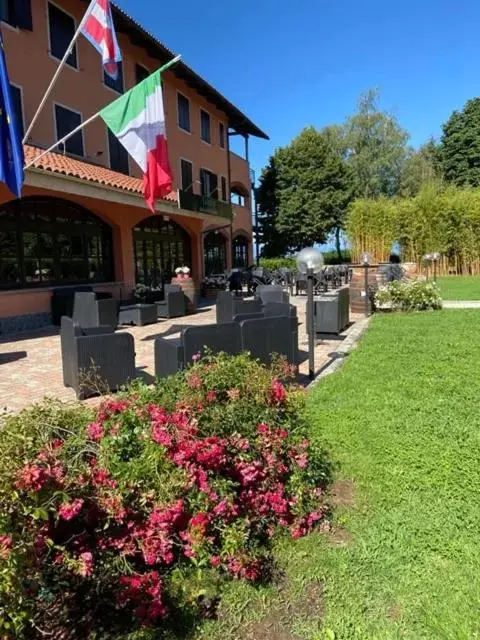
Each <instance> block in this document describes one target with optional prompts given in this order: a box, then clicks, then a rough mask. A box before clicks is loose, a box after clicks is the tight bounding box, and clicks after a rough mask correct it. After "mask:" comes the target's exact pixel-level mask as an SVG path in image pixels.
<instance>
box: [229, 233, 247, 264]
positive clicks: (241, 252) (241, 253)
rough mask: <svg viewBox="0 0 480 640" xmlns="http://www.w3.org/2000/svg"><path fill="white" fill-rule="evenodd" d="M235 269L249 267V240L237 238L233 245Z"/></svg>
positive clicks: (242, 237) (241, 237)
mask: <svg viewBox="0 0 480 640" xmlns="http://www.w3.org/2000/svg"><path fill="white" fill-rule="evenodd" d="M232 266H233V268H245V267H248V238H246V237H245V236H237V237H236V238H235V239H234V241H233V245H232Z"/></svg>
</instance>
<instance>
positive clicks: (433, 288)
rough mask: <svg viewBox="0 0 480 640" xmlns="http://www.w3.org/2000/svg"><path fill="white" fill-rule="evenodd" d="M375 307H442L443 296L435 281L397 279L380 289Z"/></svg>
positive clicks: (419, 309)
mask: <svg viewBox="0 0 480 640" xmlns="http://www.w3.org/2000/svg"><path fill="white" fill-rule="evenodd" d="M375 308H376V310H378V311H383V310H385V311H428V310H432V309H441V308H442V298H441V296H440V291H439V289H438V287H437V285H436V284H435V283H434V282H431V281H427V280H405V281H403V280H397V281H394V282H390V283H388V284H387V285H384V286H382V287H380V288H379V289H378V291H377V292H376V293H375Z"/></svg>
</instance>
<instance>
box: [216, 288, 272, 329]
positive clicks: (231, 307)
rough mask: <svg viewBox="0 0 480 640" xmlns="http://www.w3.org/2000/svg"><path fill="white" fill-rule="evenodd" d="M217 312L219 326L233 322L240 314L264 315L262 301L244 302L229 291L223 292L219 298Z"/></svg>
mask: <svg viewBox="0 0 480 640" xmlns="http://www.w3.org/2000/svg"><path fill="white" fill-rule="evenodd" d="M216 312H217V323H218V324H224V323H226V322H233V319H234V317H235V316H238V315H240V314H242V315H243V314H245V313H248V314H250V313H262V301H261V300H259V299H257V300H244V299H243V298H237V297H236V296H234V295H233V294H232V293H229V292H227V291H221V292H219V294H218V296H217V305H216Z"/></svg>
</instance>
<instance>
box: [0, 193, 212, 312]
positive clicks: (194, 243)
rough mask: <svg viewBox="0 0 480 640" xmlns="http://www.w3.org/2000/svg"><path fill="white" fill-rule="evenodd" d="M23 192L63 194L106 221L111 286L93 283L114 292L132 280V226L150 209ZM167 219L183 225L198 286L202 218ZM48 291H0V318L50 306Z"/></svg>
mask: <svg viewBox="0 0 480 640" xmlns="http://www.w3.org/2000/svg"><path fill="white" fill-rule="evenodd" d="M24 195H25V196H34V195H38V196H56V197H61V196H62V195H64V197H66V198H67V199H68V200H70V201H72V202H77V203H78V204H81V205H82V206H84V207H85V208H87V209H89V210H90V211H91V212H92V213H94V214H95V215H97V216H98V217H99V218H101V219H102V220H104V221H105V222H107V223H108V224H109V225H110V226H111V227H112V235H113V249H114V264H115V283H116V284H112V285H111V286H108V285H97V286H96V287H95V288H96V290H98V291H105V290H110V291H112V292H113V294H114V295H115V296H120V295H121V293H126V292H128V291H129V290H131V288H132V287H133V286H134V284H135V263H134V254H133V235H132V234H133V228H134V227H135V226H136V225H137V224H138V223H139V222H141V221H142V220H144V219H145V218H148V217H149V216H150V212H149V211H148V210H147V209H145V208H143V207H134V206H129V205H122V204H118V203H113V202H107V201H105V200H100V199H96V198H89V197H83V196H78V195H73V194H61V193H59V192H58V191H50V190H46V189H39V188H35V187H29V186H26V187H25V189H24ZM11 199H12V197H11V196H10V195H9V193H8V191H7V189H6V187H5V186H4V185H0V203H4V202H7V201H9V200H11ZM168 215H169V217H170V219H171V220H173V221H175V222H176V223H178V224H179V225H180V226H181V227H183V228H184V229H185V230H186V231H187V232H188V234H189V236H190V242H191V250H192V265H191V268H192V276H193V278H194V280H195V282H196V285H197V287H199V286H200V281H201V278H202V277H203V246H202V229H203V225H204V222H203V220H201V219H199V218H192V217H187V216H183V215H172V214H171V213H169V214H168ZM50 297H51V292H50V290H49V289H47V290H35V289H29V290H27V291H22V290H18V291H0V318H2V317H8V316H15V315H23V314H26V313H42V312H45V311H49V310H50Z"/></svg>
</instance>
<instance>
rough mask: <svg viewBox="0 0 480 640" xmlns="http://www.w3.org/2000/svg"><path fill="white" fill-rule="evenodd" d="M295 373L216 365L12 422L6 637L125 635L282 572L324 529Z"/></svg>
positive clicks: (2, 510) (1, 506) (0, 475)
mask: <svg viewBox="0 0 480 640" xmlns="http://www.w3.org/2000/svg"><path fill="white" fill-rule="evenodd" d="M291 373H292V372H291V370H290V368H289V367H288V365H286V364H285V363H283V362H279V363H277V364H276V365H275V366H274V367H273V368H272V370H267V369H265V368H263V367H262V366H260V365H259V364H257V363H255V362H253V361H252V360H251V359H249V358H248V357H247V356H246V355H242V356H238V357H235V358H231V357H227V356H217V357H215V358H207V359H205V360H202V361H199V362H196V363H195V364H194V365H193V366H192V367H191V368H190V369H189V370H188V371H187V372H185V373H181V374H178V375H177V376H175V377H172V378H169V379H167V380H165V381H161V382H160V383H159V384H158V385H157V386H156V387H153V388H147V387H145V386H142V385H141V384H137V385H136V386H134V387H132V388H131V389H129V390H128V391H127V392H125V393H124V394H121V395H119V396H117V397H116V398H115V399H114V400H107V401H105V402H104V403H103V404H102V405H101V406H100V408H99V409H98V410H96V411H95V412H94V413H93V412H91V411H90V410H88V409H86V408H84V407H75V408H68V407H65V406H63V405H60V404H50V405H49V404H45V405H41V406H39V407H37V408H34V409H32V410H29V411H26V412H23V413H22V414H20V415H19V416H18V417H16V418H12V419H10V420H9V421H8V422H7V425H6V427H5V428H4V429H3V430H2V431H1V432H0V455H1V458H0V459H1V462H0V573H1V575H2V581H1V582H0V635H1V634H2V633H3V634H7V637H8V634H9V633H11V635H12V637H13V636H15V634H17V636H18V635H22V634H23V636H24V637H29V636H31V637H38V633H40V631H41V632H42V633H51V634H52V636H53V637H75V638H76V637H79V638H88V637H102V638H103V637H105V638H106V637H112V638H113V637H114V638H121V637H125V638H126V637H127V634H128V633H130V632H134V631H135V629H141V628H142V627H153V628H154V629H156V628H165V627H166V626H168V625H169V624H172V623H173V622H174V621H177V623H178V621H179V620H180V621H186V620H191V619H192V617H193V618H194V617H195V616H201V615H206V614H211V613H212V611H213V610H214V608H215V604H216V601H217V599H218V597H219V595H220V594H221V588H222V584H223V583H224V582H225V581H226V580H229V579H242V580H248V581H251V582H256V581H260V580H264V579H266V578H267V577H268V571H269V565H270V562H271V558H270V548H271V543H272V539H273V538H274V537H275V536H277V535H279V534H280V533H281V532H282V531H284V532H285V533H287V534H288V535H291V536H293V538H298V537H301V536H304V535H306V534H308V533H309V532H310V531H311V530H312V529H313V528H314V527H315V526H326V515H327V507H326V502H325V498H324V490H325V485H326V482H327V480H328V477H329V465H328V462H327V461H326V459H325V457H324V455H323V453H322V452H320V451H318V450H316V449H315V448H313V447H312V445H311V444H310V442H309V441H308V439H307V429H306V425H305V423H304V422H303V419H302V417H301V415H302V412H301V410H302V407H303V399H304V392H303V391H302V390H301V389H298V388H296V387H294V386H289V385H288V383H287V382H286V379H287V378H288V377H289V376H290V375H291ZM39 630H40V631H39ZM94 632H95V634H97V635H95V636H93V635H92V634H93V633H94ZM61 634H67V635H61ZM68 634H70V635H68ZM72 634H73V635H72ZM102 634H103V635H102ZM128 637H131V636H128Z"/></svg>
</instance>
